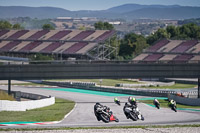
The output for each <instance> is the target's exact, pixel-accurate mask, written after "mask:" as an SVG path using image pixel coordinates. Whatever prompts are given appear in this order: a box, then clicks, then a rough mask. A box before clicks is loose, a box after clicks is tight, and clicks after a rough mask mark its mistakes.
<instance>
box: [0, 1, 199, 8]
mask: <svg viewBox="0 0 200 133" xmlns="http://www.w3.org/2000/svg"><path fill="white" fill-rule="evenodd" d="M128 3H135V4H145V5H151V4H161V5H174V4H177V5H182V6H200V0H0V6H31V7H41V6H51V7H60V8H64V9H67V10H103V9H108V8H110V7H113V6H118V5H122V4H128Z"/></svg>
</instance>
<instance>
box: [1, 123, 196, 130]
mask: <svg viewBox="0 0 200 133" xmlns="http://www.w3.org/2000/svg"><path fill="white" fill-rule="evenodd" d="M176 127H200V124H193V125H155V126H112V127H60V128H24V129H23V128H20V129H19V128H16V129H10V128H7V129H5V128H4V129H0V131H13V130H14V131H33V130H35V131H39V130H82V129H86V130H87V129H128V128H142V129H145V128H176Z"/></svg>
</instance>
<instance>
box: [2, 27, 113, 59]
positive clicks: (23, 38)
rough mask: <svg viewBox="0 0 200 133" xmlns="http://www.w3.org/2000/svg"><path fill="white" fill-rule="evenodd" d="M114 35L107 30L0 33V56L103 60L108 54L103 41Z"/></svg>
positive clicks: (14, 31)
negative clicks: (46, 56) (40, 56)
mask: <svg viewBox="0 0 200 133" xmlns="http://www.w3.org/2000/svg"><path fill="white" fill-rule="evenodd" d="M114 34H115V31H108V30H86V31H83V30H0V53H1V55H12V56H14V55H17V56H22V57H26V56H28V55H33V54H37V53H41V54H47V55H55V56H62V58H68V57H75V58H78V59H80V58H81V59H84V58H87V59H88V58H90V59H91V58H92V59H105V58H106V55H109V54H110V53H108V52H110V51H112V50H107V49H108V47H107V46H106V45H105V41H106V40H107V39H109V38H110V37H112V36H113V35H114ZM113 49H114V48H113ZM102 53H103V54H102Z"/></svg>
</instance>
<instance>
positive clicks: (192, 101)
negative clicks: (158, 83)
mask: <svg viewBox="0 0 200 133" xmlns="http://www.w3.org/2000/svg"><path fill="white" fill-rule="evenodd" d="M169 99H173V100H175V101H176V102H177V103H180V104H184V105H191V106H200V98H186V97H180V96H176V95H169Z"/></svg>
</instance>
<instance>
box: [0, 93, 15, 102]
mask: <svg viewBox="0 0 200 133" xmlns="http://www.w3.org/2000/svg"><path fill="white" fill-rule="evenodd" d="M0 100H10V101H15V99H14V97H13V96H11V95H8V93H6V92H4V91H0Z"/></svg>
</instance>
